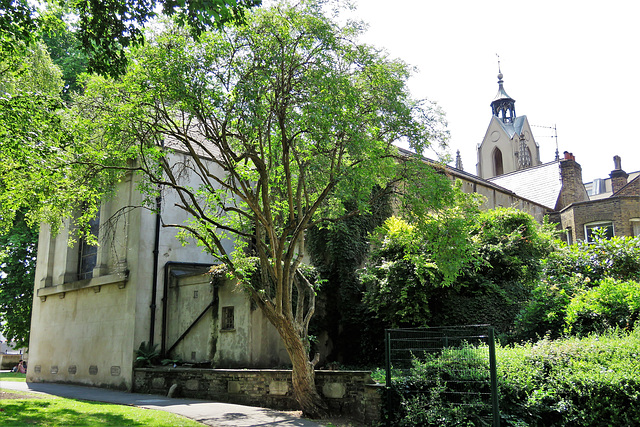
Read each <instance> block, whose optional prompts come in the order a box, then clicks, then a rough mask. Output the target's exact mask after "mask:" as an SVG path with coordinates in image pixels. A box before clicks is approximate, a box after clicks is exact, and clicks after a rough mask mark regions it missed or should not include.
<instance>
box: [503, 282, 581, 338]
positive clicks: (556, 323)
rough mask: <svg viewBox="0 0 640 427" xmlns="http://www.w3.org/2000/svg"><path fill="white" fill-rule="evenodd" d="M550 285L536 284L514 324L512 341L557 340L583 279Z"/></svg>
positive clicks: (549, 283) (547, 283)
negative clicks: (567, 311)
mask: <svg viewBox="0 0 640 427" xmlns="http://www.w3.org/2000/svg"><path fill="white" fill-rule="evenodd" d="M565 279H566V280H556V281H555V282H549V281H548V280H545V279H543V280H541V281H539V282H538V283H536V284H535V286H534V288H533V290H532V291H531V296H530V299H529V300H528V301H526V302H525V303H524V304H523V305H522V306H521V311H520V312H519V313H518V315H517V318H516V321H515V328H514V329H515V330H514V332H513V334H512V336H511V339H515V340H520V341H527V340H534V341H535V340H538V339H539V338H541V337H549V338H559V337H560V336H561V335H562V333H563V331H564V327H565V316H566V310H567V306H568V305H569V303H570V301H571V298H572V297H573V295H574V293H575V290H576V289H577V288H579V287H580V286H581V284H582V281H583V277H582V276H581V275H575V276H571V277H567V278H565Z"/></svg>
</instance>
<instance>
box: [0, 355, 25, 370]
mask: <svg viewBox="0 0 640 427" xmlns="http://www.w3.org/2000/svg"><path fill="white" fill-rule="evenodd" d="M22 357H23V356H22V354H0V369H13V368H14V367H15V366H16V365H17V364H18V362H20V361H21V360H22Z"/></svg>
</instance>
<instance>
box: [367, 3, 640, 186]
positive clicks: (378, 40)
mask: <svg viewBox="0 0 640 427" xmlns="http://www.w3.org/2000/svg"><path fill="white" fill-rule="evenodd" d="M355 3H356V5H357V6H358V8H357V10H356V11H355V17H357V18H359V19H361V20H363V21H365V22H367V23H369V25H370V26H369V31H368V32H367V34H366V35H365V37H364V39H363V41H364V42H366V43H369V44H373V45H375V46H377V47H382V48H385V49H386V50H387V51H388V52H389V54H390V56H391V57H395V58H400V59H402V60H404V61H405V62H407V63H409V64H411V65H414V66H417V67H418V69H419V73H417V74H416V75H415V76H414V77H412V79H411V80H410V82H409V86H410V89H411V92H412V94H413V96H414V97H416V98H428V99H430V100H432V101H436V102H437V103H438V104H439V105H440V106H441V107H442V109H443V110H444V111H445V112H446V114H447V120H448V122H449V130H450V132H451V141H450V151H451V154H452V155H453V156H455V151H456V150H458V149H459V150H460V152H461V155H462V162H463V165H464V169H465V170H466V171H467V172H472V173H475V171H476V169H475V166H476V162H477V155H476V146H477V144H479V143H480V142H481V141H482V138H483V137H484V134H485V132H486V130H487V127H488V125H489V120H490V118H491V108H490V106H489V104H490V103H491V101H492V100H493V98H494V96H495V95H496V93H497V91H498V84H497V80H498V79H497V74H498V63H497V57H496V53H497V54H499V55H500V60H501V68H502V73H503V74H504V87H505V90H506V92H507V93H508V94H509V96H511V97H512V98H514V99H515V100H516V104H515V106H516V114H517V115H526V116H527V117H528V118H529V123H530V124H531V125H532V126H536V125H537V126H551V127H552V126H554V125H556V126H557V130H558V146H559V150H560V155H561V156H562V153H563V152H564V151H569V152H572V153H573V154H574V155H575V156H576V161H577V162H578V163H580V164H581V165H582V173H583V180H584V181H585V182H588V181H591V180H593V179H594V178H605V177H608V175H609V173H610V172H611V170H612V169H613V156H614V155H619V156H620V157H621V158H622V168H623V169H624V170H625V171H627V172H633V171H637V170H640V156H639V154H640V134H639V133H638V132H636V130H637V129H636V124H637V123H638V121H639V119H640V117H639V116H640V114H639V113H640V111H639V108H638V106H637V105H638V101H640V81H639V80H640V46H639V44H640V23H639V22H638V21H639V19H640V2H636V1H632V0H628V1H621V0H610V1H607V2H604V1H598V2H596V1H591V0H583V1H572V0H553V1H548V0H542V1H540V0H539V1H518V0H512V1H485V0H475V1H473V0H355ZM532 129H533V132H534V137H535V138H536V141H537V142H538V144H539V145H540V155H541V160H542V162H543V163H544V162H548V161H551V160H553V158H554V154H555V148H556V147H555V141H554V139H553V138H549V137H545V136H550V135H553V130H551V129H544V128H537V127H533V128H532Z"/></svg>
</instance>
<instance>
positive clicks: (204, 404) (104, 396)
mask: <svg viewBox="0 0 640 427" xmlns="http://www.w3.org/2000/svg"><path fill="white" fill-rule="evenodd" d="M0 388H5V389H9V390H16V391H28V392H34V393H43V394H51V395H55V396H61V397H66V398H70V399H82V400H92V401H96V402H107V403H116V404H119V405H132V406H139V407H141V408H148V409H157V410H161V411H167V412H172V413H174V414H178V415H182V416H184V417H187V418H191V419H193V420H196V421H199V422H201V423H203V424H206V425H209V426H216V427H223V426H234V427H250V426H260V427H285V426H287V427H289V426H295V427H319V426H322V424H318V423H316V422H313V421H309V420H305V419H303V418H298V417H295V416H293V415H291V414H287V413H284V412H279V411H274V410H272V409H265V408H256V407H253V406H244V405H234V404H230V403H221V402H211V401H208V400H196V399H175V398H168V397H164V396H158V395H153V394H140V393H127V392H124V391H116V390H108V389H103V388H96V387H83V386H77V385H68V384H55V383H24V382H18V381H0Z"/></svg>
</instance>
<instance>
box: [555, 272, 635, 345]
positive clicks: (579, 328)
mask: <svg viewBox="0 0 640 427" xmlns="http://www.w3.org/2000/svg"><path fill="white" fill-rule="evenodd" d="M639 312H640V283H638V282H634V281H628V282H622V281H619V280H615V279H611V278H608V279H604V280H603V281H602V282H600V283H599V284H598V285H597V286H596V287H594V288H592V289H583V290H582V291H580V292H578V293H577V295H576V296H575V297H574V298H573V299H572V300H571V302H570V303H569V305H568V307H567V315H566V329H565V330H566V332H567V333H573V334H579V335H584V334H588V333H591V332H599V333H602V332H604V331H606V330H607V329H614V328H620V329H627V330H629V329H632V328H633V327H634V326H635V323H636V321H637V320H638V314H639Z"/></svg>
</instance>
